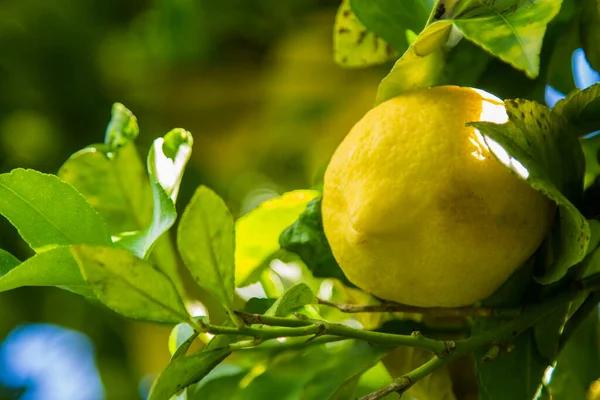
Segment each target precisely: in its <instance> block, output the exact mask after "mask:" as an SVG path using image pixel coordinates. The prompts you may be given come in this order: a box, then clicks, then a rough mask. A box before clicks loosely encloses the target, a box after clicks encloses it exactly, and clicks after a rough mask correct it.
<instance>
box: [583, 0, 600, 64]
mask: <svg viewBox="0 0 600 400" xmlns="http://www.w3.org/2000/svg"><path fill="white" fill-rule="evenodd" d="M582 5H583V9H582V12H581V31H580V32H581V41H582V42H583V48H584V50H585V55H586V58H587V59H588V61H589V62H590V64H591V66H592V68H594V69H595V70H596V71H600V48H598V38H599V37H600V0H583V1H582Z"/></svg>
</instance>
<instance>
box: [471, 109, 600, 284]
mask: <svg viewBox="0 0 600 400" xmlns="http://www.w3.org/2000/svg"><path fill="white" fill-rule="evenodd" d="M505 105H506V111H507V113H508V116H509V122H507V123H505V124H502V125H499V124H494V123H488V122H473V123H470V125H472V126H474V127H475V128H477V129H479V130H480V131H481V133H482V134H483V135H485V136H486V141H488V144H489V143H492V144H493V142H490V141H489V140H488V139H489V138H491V139H492V140H493V141H495V142H497V143H498V144H499V145H500V146H502V148H504V150H506V152H508V154H509V155H510V156H512V157H514V159H516V160H518V161H519V162H520V163H521V164H522V166H524V167H525V169H526V171H527V172H526V175H528V177H527V182H528V183H529V184H530V185H531V186H532V187H533V188H534V189H536V190H538V191H540V192H541V193H543V194H545V195H546V196H548V197H549V198H550V199H552V200H553V201H554V202H555V203H556V204H557V205H558V207H559V221H558V224H557V225H558V226H556V227H555V228H554V230H553V232H552V234H551V237H550V240H547V241H546V243H545V250H546V252H547V253H548V254H549V257H548V263H547V264H548V265H547V268H546V271H545V272H544V274H543V275H542V276H539V277H537V278H536V279H537V280H538V281H539V282H540V283H543V284H549V283H552V282H555V281H557V280H559V279H560V278H561V277H562V276H564V275H565V273H566V272H567V270H568V269H569V268H570V267H571V266H573V265H575V264H576V263H578V262H579V261H581V260H583V258H584V257H585V254H586V251H587V246H588V242H589V239H590V230H589V226H588V223H587V220H586V218H585V217H583V215H581V213H580V212H579V210H578V209H577V207H576V206H575V205H574V204H579V203H580V202H581V197H582V193H583V173H584V157H583V152H582V150H581V146H580V144H579V141H578V139H577V138H576V137H575V136H574V135H571V134H570V133H569V131H568V128H567V126H566V125H565V123H564V121H563V120H562V119H561V118H560V117H559V116H557V115H556V114H554V113H552V112H551V111H550V110H549V109H548V108H547V107H544V106H542V105H540V104H538V103H535V102H531V101H527V100H508V101H506V102H505ZM501 161H502V159H501ZM504 162H505V163H506V162H507V161H506V160H505V161H504ZM510 162H511V163H512V165H513V166H514V165H515V161H510ZM521 173H523V171H521Z"/></svg>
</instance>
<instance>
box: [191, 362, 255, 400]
mask: <svg viewBox="0 0 600 400" xmlns="http://www.w3.org/2000/svg"><path fill="white" fill-rule="evenodd" d="M221 367H223V368H221ZM215 372H217V373H216V374H215ZM248 372H249V371H248V370H247V369H245V368H242V367H240V366H238V365H232V364H219V365H218V366H217V367H216V368H215V369H213V370H212V371H211V372H210V373H209V374H208V375H207V376H206V377H205V378H204V379H202V381H201V382H200V383H198V384H197V388H196V389H195V390H191V388H190V389H188V390H190V391H189V392H188V399H189V400H223V399H237V397H236V396H237V394H238V392H239V391H240V390H241V386H242V384H241V383H242V380H243V379H244V377H245V376H247V374H248Z"/></svg>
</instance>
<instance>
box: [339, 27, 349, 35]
mask: <svg viewBox="0 0 600 400" xmlns="http://www.w3.org/2000/svg"><path fill="white" fill-rule="evenodd" d="M338 33H339V34H340V35H341V34H342V33H350V29H348V28H340V29H339V30H338Z"/></svg>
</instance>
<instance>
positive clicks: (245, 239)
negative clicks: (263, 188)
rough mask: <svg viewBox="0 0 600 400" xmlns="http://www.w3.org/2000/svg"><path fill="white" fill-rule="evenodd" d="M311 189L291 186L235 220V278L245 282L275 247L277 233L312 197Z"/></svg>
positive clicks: (243, 284) (244, 284)
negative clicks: (294, 188) (290, 189)
mask: <svg viewBox="0 0 600 400" xmlns="http://www.w3.org/2000/svg"><path fill="white" fill-rule="evenodd" d="M317 195H318V192H316V191H314V190H295V191H293V192H288V193H284V194H283V195H281V196H280V197H276V198H273V199H269V200H267V201H265V202H263V203H262V204H260V205H259V206H258V207H257V208H255V209H254V210H252V211H250V212H249V213H248V214H246V215H244V216H243V217H241V218H239V219H238V220H237V221H236V223H235V245H236V246H235V282H236V286H238V287H241V286H246V285H248V284H250V283H253V282H249V281H248V278H249V277H250V276H251V275H252V273H253V272H254V271H255V270H256V269H257V268H258V267H260V266H261V265H262V264H263V263H264V261H265V260H266V259H267V258H268V257H269V256H270V255H272V254H273V253H275V252H276V251H277V250H279V235H281V233H282V232H283V230H284V229H285V228H287V227H288V226H290V225H291V224H292V223H293V222H294V221H295V220H296V219H298V216H299V215H300V214H301V213H302V211H304V209H305V208H306V204H307V203H308V202H309V201H310V200H312V199H313V198H315V197H316V196H317Z"/></svg>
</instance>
